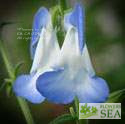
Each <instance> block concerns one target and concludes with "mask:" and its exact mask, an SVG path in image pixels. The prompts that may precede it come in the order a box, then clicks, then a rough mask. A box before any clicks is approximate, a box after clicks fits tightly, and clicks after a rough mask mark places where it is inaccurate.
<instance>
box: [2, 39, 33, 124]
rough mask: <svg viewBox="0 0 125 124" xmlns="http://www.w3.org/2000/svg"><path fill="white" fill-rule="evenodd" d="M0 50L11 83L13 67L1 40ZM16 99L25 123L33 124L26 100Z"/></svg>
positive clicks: (13, 75) (13, 77) (13, 78)
mask: <svg viewBox="0 0 125 124" xmlns="http://www.w3.org/2000/svg"><path fill="white" fill-rule="evenodd" d="M0 52H1V55H2V57H3V61H4V64H5V67H6V70H7V72H8V76H9V77H10V79H12V82H11V84H12V83H13V81H14V80H15V78H16V77H15V74H14V69H13V67H12V65H11V63H10V62H9V60H8V57H7V53H6V50H5V48H4V45H3V42H2V41H0ZM17 100H18V103H19V105H20V108H21V110H22V112H23V115H24V117H25V119H26V122H27V124H34V120H33V118H32V115H31V113H30V109H29V107H28V104H27V102H26V101H25V100H23V99H22V98H19V97H17Z"/></svg>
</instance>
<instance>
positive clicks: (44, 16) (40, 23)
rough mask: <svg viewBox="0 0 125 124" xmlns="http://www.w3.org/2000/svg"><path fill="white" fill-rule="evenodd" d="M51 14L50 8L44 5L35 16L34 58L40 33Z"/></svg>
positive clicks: (33, 32) (32, 49)
mask: <svg viewBox="0 0 125 124" xmlns="http://www.w3.org/2000/svg"><path fill="white" fill-rule="evenodd" d="M49 18H50V14H49V12H48V10H47V9H46V8H44V7H41V8H40V9H39V10H38V11H37V13H36V14H35V17H34V22H33V31H32V40H31V57H32V58H34V54H35V50H36V46H37V42H38V40H39V35H40V33H41V30H42V28H43V27H46V25H47V23H48V20H49Z"/></svg>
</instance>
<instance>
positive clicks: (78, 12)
mask: <svg viewBox="0 0 125 124" xmlns="http://www.w3.org/2000/svg"><path fill="white" fill-rule="evenodd" d="M84 19H85V10H84V8H83V7H82V6H81V5H80V4H76V5H75V8H74V9H73V11H72V12H70V13H68V14H65V17H64V27H65V29H66V30H68V29H69V27H70V26H71V25H72V26H74V27H76V30H77V32H78V40H79V49H80V52H81V53H82V50H83V47H84V44H85V39H84V30H85V24H84V23H85V21H84Z"/></svg>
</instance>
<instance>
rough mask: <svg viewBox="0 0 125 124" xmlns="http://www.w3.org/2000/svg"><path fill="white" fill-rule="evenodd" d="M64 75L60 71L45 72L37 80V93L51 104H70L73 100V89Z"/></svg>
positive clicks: (62, 71)
mask: <svg viewBox="0 0 125 124" xmlns="http://www.w3.org/2000/svg"><path fill="white" fill-rule="evenodd" d="M65 74H66V73H64V70H62V69H58V70H56V71H49V72H45V73H44V74H42V75H41V76H40V77H39V78H38V80H37V84H36V86H37V89H38V91H39V92H40V93H41V94H43V96H45V97H46V99H47V100H49V101H51V102H54V103H62V104H67V103H71V102H72V101H73V99H74V87H72V86H73V85H72V82H69V80H68V79H67V78H66V75H65Z"/></svg>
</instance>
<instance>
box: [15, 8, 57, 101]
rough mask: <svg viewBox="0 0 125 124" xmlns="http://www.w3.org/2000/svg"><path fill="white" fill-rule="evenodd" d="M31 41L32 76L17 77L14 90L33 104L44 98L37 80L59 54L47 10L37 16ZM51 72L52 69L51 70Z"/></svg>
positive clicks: (40, 11) (41, 10)
mask: <svg viewBox="0 0 125 124" xmlns="http://www.w3.org/2000/svg"><path fill="white" fill-rule="evenodd" d="M32 34H33V35H32V41H31V56H32V59H33V64H32V67H31V70H30V74H29V75H27V74H25V75H21V76H19V77H17V79H16V81H15V82H14V85H13V90H14V92H15V94H16V95H17V96H21V97H23V98H25V99H27V100H29V101H30V102H32V103H41V102H42V101H44V99H45V98H44V97H43V96H42V95H41V94H40V93H39V92H38V90H37V89H36V80H37V78H38V77H39V75H41V74H42V73H43V72H45V71H46V70H48V67H49V66H50V64H51V63H52V61H53V59H55V58H54V57H55V56H57V54H58V53H59V45H58V43H57V38H56V35H55V32H54V30H53V27H52V22H51V15H50V13H49V12H48V10H47V9H46V8H40V9H39V10H38V12H37V13H36V15H35V18H34V23H33V32H32ZM49 70H50V69H49Z"/></svg>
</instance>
